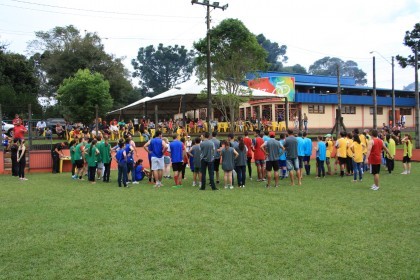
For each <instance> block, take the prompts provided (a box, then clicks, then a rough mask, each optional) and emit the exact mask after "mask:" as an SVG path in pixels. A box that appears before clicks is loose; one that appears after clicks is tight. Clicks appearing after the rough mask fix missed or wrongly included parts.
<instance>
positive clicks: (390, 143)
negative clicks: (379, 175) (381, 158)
mask: <svg viewBox="0 0 420 280" xmlns="http://www.w3.org/2000/svg"><path fill="white" fill-rule="evenodd" d="M385 139H386V143H387V148H388V150H389V152H390V154H389V155H388V156H387V157H385V160H386V168H387V169H388V173H389V174H391V173H392V171H393V170H394V157H395V152H396V144H395V140H394V139H393V137H392V135H391V134H387V135H386V137H385Z"/></svg>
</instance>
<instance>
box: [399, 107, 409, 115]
mask: <svg viewBox="0 0 420 280" xmlns="http://www.w3.org/2000/svg"><path fill="white" fill-rule="evenodd" d="M400 115H406V116H411V108H400Z"/></svg>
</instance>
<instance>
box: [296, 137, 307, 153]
mask: <svg viewBox="0 0 420 280" xmlns="http://www.w3.org/2000/svg"><path fill="white" fill-rule="evenodd" d="M296 140H297V143H298V145H297V146H298V156H299V157H303V156H304V155H305V145H304V140H303V138H302V137H296Z"/></svg>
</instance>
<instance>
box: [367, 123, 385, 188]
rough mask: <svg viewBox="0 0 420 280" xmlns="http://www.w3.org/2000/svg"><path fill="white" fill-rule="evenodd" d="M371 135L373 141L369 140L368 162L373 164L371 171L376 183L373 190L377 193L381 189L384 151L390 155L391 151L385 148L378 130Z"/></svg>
mask: <svg viewBox="0 0 420 280" xmlns="http://www.w3.org/2000/svg"><path fill="white" fill-rule="evenodd" d="M370 135H371V136H372V139H371V140H369V144H368V151H367V155H366V158H367V159H366V162H369V163H370V164H371V170H372V175H373V181H374V184H373V185H372V186H371V189H372V190H374V191H377V190H379V188H380V187H379V173H380V171H381V161H382V158H381V157H382V151H383V150H385V152H386V153H387V154H389V150H388V148H387V147H386V146H385V143H384V142H383V141H382V140H381V139H379V138H378V131H377V130H376V129H372V131H371V132H370Z"/></svg>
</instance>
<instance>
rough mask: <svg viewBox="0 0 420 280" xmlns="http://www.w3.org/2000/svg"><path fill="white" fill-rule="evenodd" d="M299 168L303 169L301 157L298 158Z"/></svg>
mask: <svg viewBox="0 0 420 280" xmlns="http://www.w3.org/2000/svg"><path fill="white" fill-rule="evenodd" d="M298 160H299V168H303V156H298Z"/></svg>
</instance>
